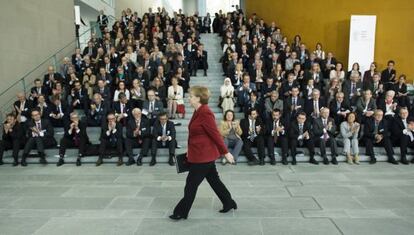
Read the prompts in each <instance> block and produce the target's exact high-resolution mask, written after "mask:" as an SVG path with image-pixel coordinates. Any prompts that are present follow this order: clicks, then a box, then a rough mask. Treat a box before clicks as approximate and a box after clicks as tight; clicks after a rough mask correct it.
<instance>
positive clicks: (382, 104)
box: [377, 98, 399, 115]
mask: <svg viewBox="0 0 414 235" xmlns="http://www.w3.org/2000/svg"><path fill="white" fill-rule="evenodd" d="M392 103H397V108H396V109H395V110H394V111H393V112H394V113H395V114H397V113H398V108H399V107H398V100H397V99H395V98H394V99H393V101H392ZM377 108H379V109H381V110H382V111H383V112H384V115H385V113H386V112H387V105H386V104H385V99H384V98H383V99H379V100H377Z"/></svg>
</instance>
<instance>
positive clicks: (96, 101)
mask: <svg viewBox="0 0 414 235" xmlns="http://www.w3.org/2000/svg"><path fill="white" fill-rule="evenodd" d="M85 113H86V118H87V122H88V126H94V127H101V126H102V122H103V121H104V120H105V118H106V114H107V113H108V106H107V104H106V103H104V102H103V101H102V96H101V94H100V93H95V94H94V95H93V101H92V103H91V105H90V108H89V109H86V110H85Z"/></svg>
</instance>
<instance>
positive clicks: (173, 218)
mask: <svg viewBox="0 0 414 235" xmlns="http://www.w3.org/2000/svg"><path fill="white" fill-rule="evenodd" d="M170 219H172V220H177V221H178V220H180V219H187V216H181V215H174V214H172V215H170Z"/></svg>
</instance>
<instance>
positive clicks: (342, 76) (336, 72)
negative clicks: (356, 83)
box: [329, 62, 345, 83]
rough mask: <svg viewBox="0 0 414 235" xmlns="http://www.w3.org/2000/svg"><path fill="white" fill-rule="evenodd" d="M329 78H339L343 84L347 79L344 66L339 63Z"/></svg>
mask: <svg viewBox="0 0 414 235" xmlns="http://www.w3.org/2000/svg"><path fill="white" fill-rule="evenodd" d="M329 78H330V79H334V78H337V79H338V80H339V82H340V83H342V82H343V81H344V79H345V72H344V71H343V64H342V63H341V62H338V63H337V64H336V66H335V69H334V70H331V72H330V73H329Z"/></svg>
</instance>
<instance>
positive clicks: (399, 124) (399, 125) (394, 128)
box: [390, 116, 408, 140]
mask: <svg viewBox="0 0 414 235" xmlns="http://www.w3.org/2000/svg"><path fill="white" fill-rule="evenodd" d="M406 121H407V124H408V118H407V119H406ZM390 124H391V125H390V127H391V128H390V129H391V130H390V132H391V136H392V137H393V138H392V139H394V140H400V138H401V137H402V136H403V135H404V134H403V130H404V129H405V126H404V123H403V121H402V119H401V117H400V116H395V117H394V119H393V120H392V121H390Z"/></svg>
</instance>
